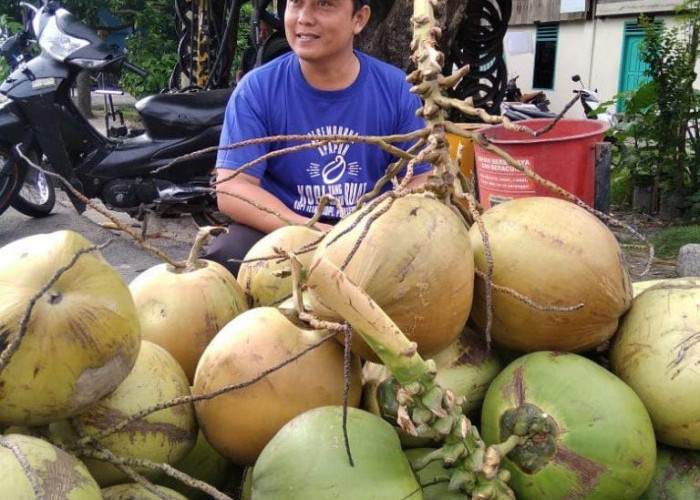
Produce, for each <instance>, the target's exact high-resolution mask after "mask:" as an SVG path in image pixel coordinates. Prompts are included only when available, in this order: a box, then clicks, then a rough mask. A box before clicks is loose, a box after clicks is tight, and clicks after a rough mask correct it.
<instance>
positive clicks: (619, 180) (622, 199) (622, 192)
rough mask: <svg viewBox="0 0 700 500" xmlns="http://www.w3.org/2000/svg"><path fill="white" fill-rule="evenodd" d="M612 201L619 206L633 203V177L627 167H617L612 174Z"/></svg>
mask: <svg viewBox="0 0 700 500" xmlns="http://www.w3.org/2000/svg"><path fill="white" fill-rule="evenodd" d="M610 203H612V204H613V205H615V206H617V207H626V206H629V205H630V204H631V203H632V178H631V176H630V171H629V169H628V168H626V167H619V168H615V169H613V171H612V173H611V175H610Z"/></svg>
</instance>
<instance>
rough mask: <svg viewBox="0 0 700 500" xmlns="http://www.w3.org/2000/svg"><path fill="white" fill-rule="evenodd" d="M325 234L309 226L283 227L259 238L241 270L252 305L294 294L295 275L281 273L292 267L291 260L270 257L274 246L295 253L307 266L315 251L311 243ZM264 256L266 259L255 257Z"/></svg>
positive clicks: (304, 265)
mask: <svg viewBox="0 0 700 500" xmlns="http://www.w3.org/2000/svg"><path fill="white" fill-rule="evenodd" d="M321 236H322V233H320V232H319V231H316V230H314V229H311V228H308V227H306V226H284V227H281V228H279V229H277V230H275V231H273V232H271V233H270V234H268V235H266V236H265V237H264V238H263V239H261V240H260V241H258V242H257V243H256V244H255V245H253V247H252V248H251V249H250V250H249V251H248V253H247V254H246V256H245V259H244V260H246V261H250V262H244V263H243V264H241V268H240V270H239V271H238V278H237V279H238V283H239V284H240V285H241V287H242V288H243V290H244V291H245V293H246V295H247V296H248V298H249V300H250V304H251V305H252V306H253V307H259V306H271V305H275V304H277V303H279V302H280V301H282V300H284V299H285V298H287V297H289V296H290V295H291V294H292V277H291V275H289V274H283V275H280V274H279V273H280V272H282V273H284V271H285V270H288V269H289V261H288V260H280V259H272V260H270V259H267V257H270V256H272V255H275V254H276V251H275V249H281V250H284V251H287V252H293V253H294V254H295V255H296V257H297V258H298V259H299V262H301V265H302V266H303V267H305V268H306V267H308V265H309V264H310V263H311V258H312V257H313V251H310V250H308V248H307V247H308V246H309V245H311V244H313V243H314V242H317V241H319V240H320V239H321ZM255 259H264V260H255Z"/></svg>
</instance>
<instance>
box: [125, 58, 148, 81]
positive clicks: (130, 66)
mask: <svg viewBox="0 0 700 500" xmlns="http://www.w3.org/2000/svg"><path fill="white" fill-rule="evenodd" d="M122 66H123V67H124V69H128V70H129V71H131V72H132V73H136V74H137V75H139V76H140V77H141V78H146V75H148V73H147V72H146V70H143V69H141V68H139V67H138V66H134V65H133V64H131V63H130V62H129V61H124V62H123V63H122Z"/></svg>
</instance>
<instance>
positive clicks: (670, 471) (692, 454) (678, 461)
mask: <svg viewBox="0 0 700 500" xmlns="http://www.w3.org/2000/svg"><path fill="white" fill-rule="evenodd" d="M656 452H657V455H656V470H655V472H654V478H653V479H652V480H651V484H650V485H649V488H648V489H647V490H646V491H645V492H644V494H643V495H642V496H641V497H639V500H697V499H698V498H700V452H698V451H694V450H683V449H679V448H671V447H669V446H663V445H661V446H659V447H658V448H657V450H656Z"/></svg>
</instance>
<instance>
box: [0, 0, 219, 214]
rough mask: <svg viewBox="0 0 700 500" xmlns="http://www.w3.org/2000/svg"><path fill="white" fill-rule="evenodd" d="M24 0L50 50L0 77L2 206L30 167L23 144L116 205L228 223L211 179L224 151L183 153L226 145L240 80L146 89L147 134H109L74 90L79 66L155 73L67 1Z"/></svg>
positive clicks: (141, 106)
mask: <svg viewBox="0 0 700 500" xmlns="http://www.w3.org/2000/svg"><path fill="white" fill-rule="evenodd" d="M20 5H21V7H22V8H23V9H25V10H26V12H27V13H28V14H27V18H31V32H32V34H33V36H34V37H36V40H37V44H38V46H39V48H40V49H41V50H40V53H39V54H38V55H37V56H36V57H34V58H32V59H31V60H29V61H28V62H26V63H22V64H20V65H19V66H18V67H17V69H15V71H13V72H12V73H11V74H10V75H9V76H8V78H7V79H6V80H5V81H4V82H3V83H2V85H0V94H2V95H4V96H6V97H7V98H8V99H7V101H6V102H4V103H2V104H0V213H1V212H2V210H4V209H5V208H7V206H8V205H9V202H10V199H11V197H12V191H13V187H12V184H13V182H16V181H17V179H19V178H22V176H23V175H24V174H25V172H26V171H27V169H28V168H29V167H28V166H27V165H26V164H25V163H24V162H23V161H21V156H20V155H19V154H18V153H17V152H16V151H15V147H16V146H20V148H21V150H22V151H23V153H24V154H28V153H33V154H35V155H36V156H37V157H38V158H41V157H42V155H43V156H45V157H46V159H47V162H48V164H49V165H50V166H51V169H52V170H53V171H54V172H56V173H57V174H59V175H61V176H62V177H63V178H64V179H66V180H67V181H68V182H69V183H70V184H71V186H72V187H73V188H75V189H76V190H77V191H79V192H80V193H82V194H83V195H85V196H86V197H88V198H98V199H100V200H101V201H102V202H103V203H104V204H105V205H106V206H107V207H108V208H110V209H114V210H120V211H125V212H127V213H129V214H130V215H132V216H134V217H139V216H140V215H142V214H143V213H144V211H145V210H151V211H154V212H156V213H159V214H180V213H190V214H192V216H193V217H194V218H195V220H196V221H197V222H199V223H201V224H208V225H211V224H217V223H220V222H221V221H220V220H219V219H218V218H217V215H218V212H217V211H216V199H215V194H214V193H213V190H212V189H211V187H210V181H211V176H212V173H213V167H214V162H215V156H216V152H215V151H212V152H209V153H207V154H201V155H198V156H186V157H184V158H181V157H183V155H187V154H188V153H193V152H195V151H199V150H202V149H204V148H209V147H212V146H217V145H218V142H219V135H220V133H221V127H222V125H223V117H224V111H225V108H226V104H227V102H228V99H229V97H230V94H231V92H232V89H221V90H210V91H206V92H194V93H186V94H159V95H154V96H150V97H146V98H144V99H141V100H139V101H138V102H137V103H136V109H137V111H138V113H139V115H140V117H141V120H142V122H143V125H144V132H143V133H142V134H140V135H137V136H133V137H126V138H123V139H113V138H109V137H105V136H104V135H102V134H101V133H99V132H98V131H97V130H96V129H95V128H94V127H93V126H92V125H91V124H90V123H89V121H88V120H86V119H85V118H84V117H83V115H82V114H81V113H80V112H79V111H78V109H77V107H76V106H75V104H74V103H73V100H72V99H71V96H70V89H71V87H72V86H73V84H74V83H75V81H76V78H77V76H78V73H80V72H81V71H83V70H86V69H87V70H91V71H102V72H107V71H121V70H122V69H125V70H129V71H132V72H134V73H137V74H140V75H142V76H143V75H145V72H144V71H143V70H141V69H139V68H137V67H135V66H134V65H132V64H130V63H129V62H128V61H127V60H126V53H125V51H124V50H122V49H117V48H114V47H112V46H108V45H106V44H105V43H104V42H103V41H102V40H101V39H100V38H99V37H98V36H97V33H95V31H94V30H92V29H91V28H89V27H88V26H86V25H85V24H83V23H82V22H80V21H79V20H78V19H77V18H75V17H74V16H73V15H72V14H71V13H70V12H68V11H67V10H66V9H65V8H63V7H61V5H60V3H59V2H57V1H51V0H43V2H42V5H41V7H36V6H33V5H31V4H28V3H25V2H21V3H20ZM176 159H179V161H177V162H176V163H174V164H173V165H172V166H171V167H169V168H165V169H164V168H162V167H165V166H166V165H169V164H171V162H173V161H174V160H176ZM68 195H69V197H70V198H71V201H72V202H73V205H74V206H75V208H76V209H77V210H78V211H79V212H82V211H84V210H85V204H84V203H83V202H82V201H81V200H80V199H79V198H78V197H76V196H73V195H72V194H71V193H70V192H69V193H68Z"/></svg>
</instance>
